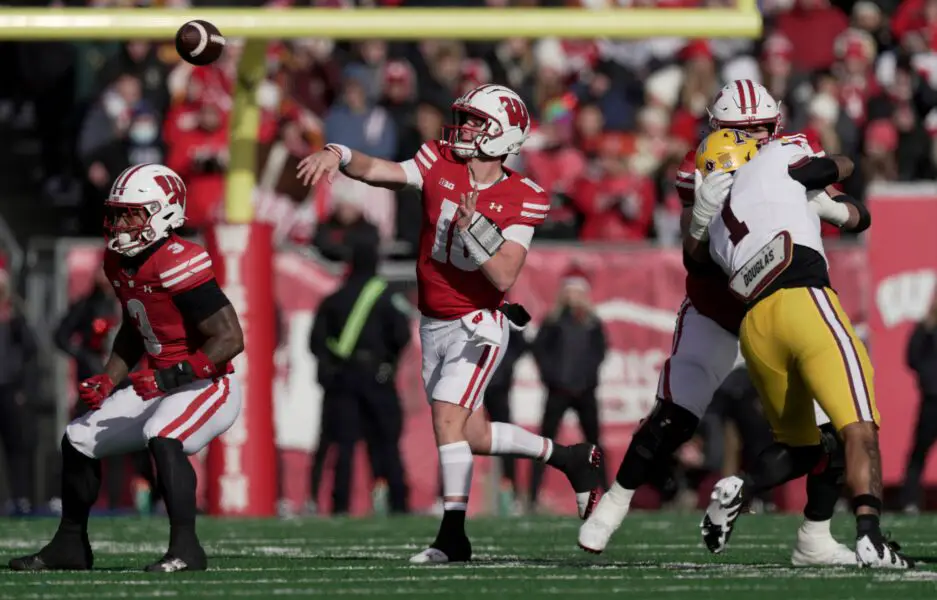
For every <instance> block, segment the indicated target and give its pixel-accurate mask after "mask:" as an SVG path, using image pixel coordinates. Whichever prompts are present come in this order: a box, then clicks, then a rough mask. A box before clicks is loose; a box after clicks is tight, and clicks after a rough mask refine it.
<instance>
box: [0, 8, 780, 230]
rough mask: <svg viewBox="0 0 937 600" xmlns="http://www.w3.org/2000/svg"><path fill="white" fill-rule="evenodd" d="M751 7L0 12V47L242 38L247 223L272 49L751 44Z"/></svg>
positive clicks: (240, 127)
mask: <svg viewBox="0 0 937 600" xmlns="http://www.w3.org/2000/svg"><path fill="white" fill-rule="evenodd" d="M755 2H756V0H736V4H737V6H736V7H735V8H712V9H653V8H619V9H604V10H585V9H579V8H539V9H538V8H505V9H491V8H477V9H450V8H438V9H408V8H361V9H355V10H343V9H323V8H286V9H273V8H251V9H235V8H230V9H224V8H216V9H199V10H176V9H164V8H136V9H98V8H64V9H48V8H37V9H14V8H2V9H0V40H22V41H29V40H33V41H36V40H104V39H110V40H113V39H140V38H148V39H173V37H174V36H175V34H176V30H177V29H178V28H179V27H180V26H181V25H182V24H183V23H185V22H186V21H190V20H192V19H205V20H208V21H211V22H212V23H214V24H215V25H216V26H217V27H218V28H219V29H220V30H221V32H222V33H223V34H224V35H225V36H227V37H229V38H235V37H240V38H245V39H246V40H247V43H246V44H245V48H244V53H243V56H242V57H241V61H240V64H239V65H238V80H237V87H236V91H235V98H234V111H233V113H232V119H231V139H230V146H231V153H230V156H231V163H230V166H229V170H228V175H227V180H226V184H227V185H226V188H227V189H226V194H225V211H226V216H227V219H228V221H229V222H231V223H249V222H251V221H252V220H253V202H252V194H253V189H254V184H255V175H254V167H255V162H256V161H255V159H256V146H257V144H256V142H257V127H258V123H259V120H260V116H259V109H258V106H257V102H256V90H257V85H258V84H259V83H260V81H261V80H262V79H263V77H264V67H265V65H264V51H265V48H266V42H267V41H268V40H272V39H293V38H307V37H323V38H332V39H342V40H360V39H372V38H380V39H388V40H421V39H465V40H497V39H503V38H508V37H524V38H539V37H548V36H552V37H560V38H612V39H635V38H646V37H662V36H666V37H670V36H673V37H687V38H755V37H758V36H759V35H761V30H762V19H761V13H760V12H759V11H758V8H757V6H756V4H755Z"/></svg>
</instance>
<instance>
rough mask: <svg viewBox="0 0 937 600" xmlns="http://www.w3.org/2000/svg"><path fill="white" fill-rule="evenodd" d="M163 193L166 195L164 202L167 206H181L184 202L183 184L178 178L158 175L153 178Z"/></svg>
mask: <svg viewBox="0 0 937 600" xmlns="http://www.w3.org/2000/svg"><path fill="white" fill-rule="evenodd" d="M153 181H155V182H156V185H158V186H159V187H160V188H162V190H163V192H164V193H165V194H166V201H167V202H168V203H169V204H182V202H183V200H185V184H184V183H183V182H182V179H180V178H178V177H170V176H167V175H158V176H156V177H154V178H153Z"/></svg>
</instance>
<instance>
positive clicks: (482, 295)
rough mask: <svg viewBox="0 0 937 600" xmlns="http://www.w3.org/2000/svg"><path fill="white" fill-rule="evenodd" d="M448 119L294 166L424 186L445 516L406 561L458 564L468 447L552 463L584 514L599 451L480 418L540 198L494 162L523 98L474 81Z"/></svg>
mask: <svg viewBox="0 0 937 600" xmlns="http://www.w3.org/2000/svg"><path fill="white" fill-rule="evenodd" d="M452 112H453V117H454V124H453V125H451V126H449V127H447V128H446V130H447V131H444V135H443V139H442V140H440V141H437V142H430V143H426V144H424V145H423V146H422V147H421V148H420V150H419V151H418V152H417V154H416V156H415V157H414V158H412V159H411V160H408V161H405V162H402V163H397V162H390V161H386V160H380V159H377V158H373V157H370V156H367V155H365V154H362V153H360V152H357V151H352V150H351V149H349V148H347V147H344V146H340V145H336V144H329V145H327V146H326V149H325V150H323V151H320V152H317V153H315V154H312V155H310V156H308V157H307V158H305V159H304V160H303V161H302V162H301V163H300V168H299V173H298V177H301V178H302V179H303V180H304V182H306V183H307V184H312V185H315V184H316V183H317V182H318V181H319V179H320V178H321V177H323V176H325V177H327V178H328V179H329V180H331V178H332V177H333V175H334V173H335V172H336V171H337V170H339V169H340V170H341V171H342V172H343V173H345V174H346V175H348V176H349V177H352V178H353V179H357V180H359V181H364V182H366V183H369V184H371V185H376V186H382V187H389V188H401V187H404V186H412V187H416V188H419V189H421V190H422V192H423V218H422V227H421V232H420V243H419V253H418V258H417V283H418V285H419V308H420V312H421V313H422V315H423V316H422V320H421V322H420V339H421V342H422V352H423V383H424V386H425V388H426V395H427V398H428V400H429V401H430V403H431V406H432V414H433V429H434V432H435V435H436V444H437V446H438V449H439V462H440V468H441V471H442V482H443V502H444V507H445V513H444V515H443V520H442V524H441V526H440V528H439V533H438V535H437V536H436V541H435V542H433V544H432V545H431V547H430V548H428V549H426V550H424V551H423V552H420V553H419V554H417V555H415V556H414V557H413V558H411V559H410V560H411V562H413V563H439V562H455V561H466V560H469V559H470V558H471V554H472V549H471V544H470V543H469V540H468V537H467V536H466V534H465V511H466V507H467V504H468V495H469V487H470V485H471V478H472V455H473V454H486V455H492V454H494V455H501V454H509V455H518V456H527V457H530V458H534V459H537V460H542V461H544V462H546V463H547V464H549V465H552V466H554V467H556V468H557V469H559V470H561V471H562V472H563V473H565V474H566V476H567V477H568V478H569V481H570V483H571V484H572V487H573V490H574V491H575V492H576V499H577V504H578V507H579V513H580V516H581V517H582V518H585V517H587V516H588V515H589V514H590V513H591V511H592V507H593V506H594V504H595V502H596V501H597V498H598V488H599V486H600V485H601V478H600V472H599V467H600V464H601V453H600V451H599V449H598V448H597V447H596V446H593V445H591V444H577V445H574V446H569V447H566V446H562V445H560V444H557V443H555V442H553V441H552V440H549V439H545V438H543V437H540V436H538V435H534V434H533V433H530V432H528V431H527V430H525V429H523V428H522V427H518V426H516V425H511V424H509V423H490V422H489V421H488V420H487V418H486V417H485V411H482V410H478V409H479V408H480V407H481V406H482V402H483V398H484V393H485V388H486V387H487V386H488V382H489V381H490V380H491V376H492V374H493V373H494V371H495V369H497V368H498V364H499V363H500V362H501V358H502V357H503V355H504V349H505V347H506V346H507V343H508V331H509V329H508V327H509V325H510V324H511V323H509V322H510V321H512V317H513V320H514V321H518V323H516V324H515V325H516V326H523V325H524V324H526V322H525V320H524V318H525V317H526V319H529V317H527V316H526V313H523V316H522V317H518V316H515V315H513V314H512V311H518V312H522V310H519V307H517V306H516V305H509V306H511V308H503V306H504V305H503V302H504V295H505V292H506V291H507V290H508V289H509V288H510V287H511V286H512V285H513V284H514V282H515V280H516V279H517V276H518V274H519V273H520V270H521V268H522V267H523V266H524V260H525V259H526V256H527V249H528V248H529V246H530V242H531V239H532V238H533V235H534V229H535V228H536V227H537V226H538V225H539V224H541V223H543V221H544V220H545V219H546V217H547V213H548V212H549V209H550V201H549V198H548V197H547V195H546V194H545V193H544V191H543V190H542V189H541V188H540V187H538V186H537V184H536V183H534V182H533V181H531V180H530V179H528V178H526V177H524V176H523V175H521V174H519V173H516V172H514V171H512V170H510V169H507V168H505V167H504V164H503V163H504V159H505V158H506V157H507V156H508V155H510V154H515V153H517V152H518V151H519V150H520V148H521V145H522V144H523V143H524V141H525V140H526V139H527V136H528V134H529V131H530V117H529V115H528V113H527V107H526V106H525V105H524V102H523V100H521V98H520V97H519V96H518V95H517V94H516V93H514V92H513V91H512V90H510V89H508V88H506V87H503V86H499V85H483V86H481V87H478V88H475V89H474V90H471V91H469V92H468V93H467V94H465V95H464V96H462V97H461V98H459V99H457V100H456V101H455V102H454V103H453V105H452Z"/></svg>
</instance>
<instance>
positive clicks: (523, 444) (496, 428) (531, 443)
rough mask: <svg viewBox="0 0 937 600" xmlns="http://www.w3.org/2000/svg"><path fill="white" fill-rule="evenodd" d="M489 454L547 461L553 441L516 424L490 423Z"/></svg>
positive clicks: (551, 451) (551, 453)
mask: <svg viewBox="0 0 937 600" xmlns="http://www.w3.org/2000/svg"><path fill="white" fill-rule="evenodd" d="M489 454H493V455H497V456H500V455H511V456H527V457H530V458H536V459H537V460H540V461H542V462H547V461H548V460H550V456H552V455H553V441H552V440H549V439H547V438H545V437H542V436H539V435H537V434H536V433H531V432H529V431H527V430H526V429H524V428H523V427H520V426H518V425H512V424H510V423H492V424H491V450H490V451H489Z"/></svg>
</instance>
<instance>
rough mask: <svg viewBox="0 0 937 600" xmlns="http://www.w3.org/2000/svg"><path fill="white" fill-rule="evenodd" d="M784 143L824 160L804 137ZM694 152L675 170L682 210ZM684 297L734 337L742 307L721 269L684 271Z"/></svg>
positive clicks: (689, 191)
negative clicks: (798, 146)
mask: <svg viewBox="0 0 937 600" xmlns="http://www.w3.org/2000/svg"><path fill="white" fill-rule="evenodd" d="M781 137H782V138H783V139H785V140H787V141H791V142H794V143H797V144H799V145H800V146H802V147H803V148H804V149H805V150H807V151H808V152H809V153H810V154H811V155H812V156H826V152H824V151H823V148H822V147H821V146H820V145H819V144H818V143H816V142H815V141H813V140H810V139H808V138H807V136H805V135H803V134H800V133H795V134H791V135H785V136H781ZM695 172H696V148H693V149H692V150H690V151H688V152H687V153H686V156H684V157H683V162H681V163H680V166H679V167H678V168H677V178H676V182H675V186H676V188H677V194H678V195H679V196H680V201H681V202H682V204H683V206H693V189H694V187H695V182H694V173H695ZM686 295H687V298H689V299H690V302H691V303H692V304H693V307H694V308H696V310H697V311H699V313H700V314H701V315H703V316H704V317H708V318H710V319H712V320H713V321H715V322H716V323H718V324H719V325H720V326H721V327H722V328H723V329H726V330H727V331H730V332H732V333H734V334H735V335H738V332H739V328H740V327H741V326H742V318H743V317H744V316H745V305H744V304H743V303H742V302H740V301H739V300H738V299H736V297H735V296H733V295H732V294H731V293H729V278H728V276H727V275H726V274H725V273H723V272H722V270H721V269H718V268H715V269H706V270H705V271H693V272H691V271H689V270H688V271H687V275H686Z"/></svg>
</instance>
